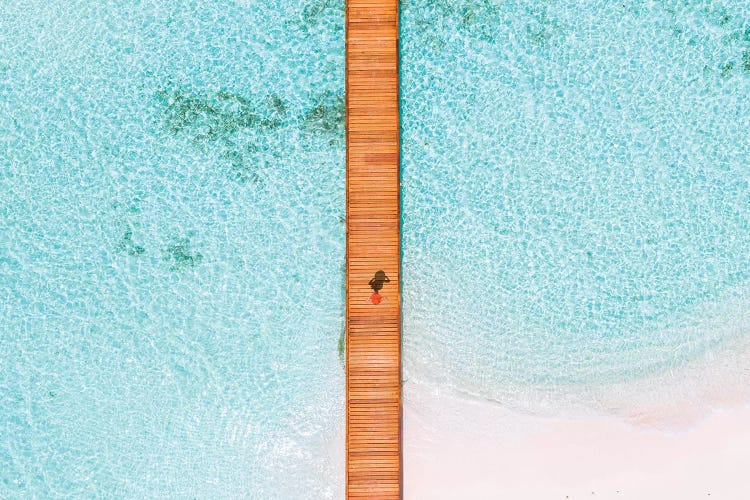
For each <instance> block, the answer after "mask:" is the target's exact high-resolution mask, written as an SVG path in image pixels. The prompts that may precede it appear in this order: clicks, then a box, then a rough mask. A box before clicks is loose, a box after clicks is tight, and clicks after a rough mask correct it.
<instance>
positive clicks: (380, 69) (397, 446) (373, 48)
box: [346, 0, 402, 499]
mask: <svg viewBox="0 0 750 500" xmlns="http://www.w3.org/2000/svg"><path fill="white" fill-rule="evenodd" d="M346 3H347V5H346V141H347V157H346V255H347V260H346V495H347V498H349V499H359V498H378V499H400V498H401V494H402V493H401V492H402V489H401V476H402V469H401V463H402V462H401V297H400V271H401V269H400V262H401V259H400V256H401V255H400V238H399V233H400V215H399V193H400V190H399V187H400V184H399V157H400V153H399V84H398V0H347V2H346ZM378 271H383V272H384V273H385V275H386V276H387V277H388V279H389V280H390V281H386V282H385V283H383V288H382V290H381V291H380V294H381V295H382V296H383V297H384V298H385V301H384V302H381V303H379V304H377V305H375V304H372V303H370V302H368V298H369V297H370V295H371V294H372V293H373V290H372V289H371V287H370V284H369V283H370V280H371V279H372V278H373V277H374V276H375V274H376V273H377V272H378ZM381 276H382V275H381ZM380 281H381V282H382V281H383V280H382V279H381V280H380Z"/></svg>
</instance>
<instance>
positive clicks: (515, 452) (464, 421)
mask: <svg viewBox="0 0 750 500" xmlns="http://www.w3.org/2000/svg"><path fill="white" fill-rule="evenodd" d="M459 424H460V425H459ZM404 438H405V441H404V498H408V499H410V500H422V499H431V500H440V499H444V500H449V499H456V500H458V499H463V498H471V499H477V500H479V499H496V498H513V499H515V500H527V499H528V500H536V499H570V500H573V499H580V498H598V499H601V498H605V499H637V500H651V499H654V500H668V499H672V498H675V499H677V498H679V499H681V500H690V499H698V498H701V499H705V498H719V499H729V500H735V499H736V500H743V499H746V498H750V484H749V483H748V482H747V480H746V479H745V478H746V472H747V470H748V468H750V404H746V405H742V406H738V407H735V408H732V409H725V410H713V411H712V412H711V414H710V415H709V416H707V417H705V418H703V419H702V420H701V421H700V422H698V423H694V424H693V425H691V426H689V427H684V426H679V427H678V428H674V427H670V428H655V427H653V426H647V425H643V424H637V423H628V422H625V421H623V420H622V419H621V418H619V417H615V416H585V417H584V416H581V417H560V418H558V417H543V416H531V415H522V414H518V413H514V412H512V411H510V410H508V409H505V408H503V407H502V406H500V405H498V404H494V403H491V402H487V401H480V400H476V399H472V398H469V397H465V396H461V395H458V394H455V393H447V392H445V391H441V390H440V389H435V388H430V387H428V386H425V385H422V384H411V387H409V389H408V390H407V391H405V398H404Z"/></svg>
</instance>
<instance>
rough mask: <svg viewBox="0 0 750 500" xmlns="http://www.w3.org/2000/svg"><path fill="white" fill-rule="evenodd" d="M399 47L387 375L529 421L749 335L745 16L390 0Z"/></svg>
mask: <svg viewBox="0 0 750 500" xmlns="http://www.w3.org/2000/svg"><path fill="white" fill-rule="evenodd" d="M401 43H402V99H403V101H402V111H403V166H402V175H403V180H402V182H403V245H404V248H403V268H404V269H403V283H404V285H403V286H404V293H403V300H404V331H405V337H404V342H405V346H404V349H405V367H404V371H405V377H406V378H410V377H414V378H426V379H432V380H434V381H437V382H438V383H441V384H447V385H451V386H453V387H456V388H458V389H460V390H464V391H468V392H472V393H475V394H480V395H482V396H484V397H490V398H494V399H497V400H499V401H501V402H505V403H509V404H513V405H518V406H522V407H524V408H527V409H531V410H533V409H534V408H536V407H537V406H539V405H541V402H540V401H538V400H529V399H528V394H530V393H529V392H525V391H526V389H529V388H533V389H540V390H541V391H542V392H538V391H537V392H536V394H540V393H545V392H544V391H546V394H553V393H555V392H556V391H563V390H567V389H568V388H571V387H584V386H589V385H591V384H602V383H613V382H624V381H628V380H635V379H637V378H639V377H642V376H644V375H647V374H655V373H663V372H665V371H668V370H671V369H673V368H676V367H679V366H683V365H684V364H685V363H686V362H688V361H690V360H693V359H697V358H701V357H703V356H705V355H706V354H707V353H711V352H714V351H715V350H717V349H719V348H720V347H721V346H723V345H726V344H727V342H730V341H735V340H737V339H738V338H741V337H743V336H744V337H745V338H750V337H748V334H750V133H749V132H750V99H748V96H749V95H750V2H747V1H731V2H730V1H723V2H721V1H716V2H707V1H652V2H602V1H585V2H579V1H573V0H566V1H555V2H551V1H542V2H539V1H502V2H501V1H492V0H486V1H478V0H476V1H475V0H457V1H434V0H432V1H427V0H408V1H405V2H403V11H402V26H401ZM729 311H731V312H729ZM524 388H526V389H524ZM525 398H526V400H525Z"/></svg>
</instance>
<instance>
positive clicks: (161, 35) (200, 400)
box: [0, 0, 345, 499]
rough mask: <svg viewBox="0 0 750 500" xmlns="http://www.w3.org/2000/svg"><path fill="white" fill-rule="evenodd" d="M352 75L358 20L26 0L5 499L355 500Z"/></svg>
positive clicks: (12, 81)
mask: <svg viewBox="0 0 750 500" xmlns="http://www.w3.org/2000/svg"><path fill="white" fill-rule="evenodd" d="M343 63H344V39H343V2H342V1H318V0H312V1H309V2H298V3H290V2H282V1H277V0H270V1H264V2H259V1H255V0H246V1H219V2H206V1H197V0H193V1H178V2H164V1H156V0H152V1H137V0H129V1H93V0H91V1H88V0H77V1H47V0H45V1H36V0H33V1H32V0H26V1H21V2H4V5H3V7H2V15H1V16H0V497H1V498H258V499H270V498H280V499H290V498H338V497H340V496H341V491H342V490H341V488H342V484H343V470H341V468H340V467H337V466H334V465H333V464H332V463H331V460H330V459H329V447H330V441H331V438H332V436H333V435H334V434H335V432H337V431H340V429H341V426H342V425H343V421H344V416H343V406H344V380H343V370H342V364H341V361H340V359H339V354H338V347H337V346H338V341H339V338H340V335H341V331H342V328H343V283H344V276H343V269H342V265H343V262H344V226H343V224H342V217H343V216H344V179H345V174H344V157H345V155H344V136H343V108H342V106H343V100H342V99H343V87H344V72H343V71H344V65H343ZM342 453H343V451H342Z"/></svg>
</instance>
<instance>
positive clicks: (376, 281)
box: [368, 269, 391, 292]
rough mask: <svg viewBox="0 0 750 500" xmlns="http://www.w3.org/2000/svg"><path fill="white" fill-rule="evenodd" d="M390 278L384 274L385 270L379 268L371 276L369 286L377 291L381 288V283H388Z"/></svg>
mask: <svg viewBox="0 0 750 500" xmlns="http://www.w3.org/2000/svg"><path fill="white" fill-rule="evenodd" d="M390 282H391V280H390V279H388V276H386V275H385V272H384V271H383V270H382V269H381V270H380V271H378V272H376V273H375V276H373V277H372V279H371V280H370V283H368V284H369V285H370V288H372V289H373V290H375V291H376V292H379V291H380V290H382V289H383V285H384V284H386V283H390Z"/></svg>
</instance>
